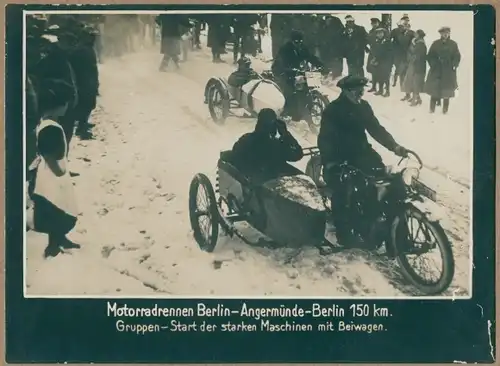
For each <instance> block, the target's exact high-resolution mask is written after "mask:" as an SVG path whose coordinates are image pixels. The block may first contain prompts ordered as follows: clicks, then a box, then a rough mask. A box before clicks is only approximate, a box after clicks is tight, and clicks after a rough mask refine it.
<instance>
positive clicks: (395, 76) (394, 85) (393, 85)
mask: <svg viewBox="0 0 500 366" xmlns="http://www.w3.org/2000/svg"><path fill="white" fill-rule="evenodd" d="M396 85H398V75H394V82H393V83H392V87H393V88H395V87H396Z"/></svg>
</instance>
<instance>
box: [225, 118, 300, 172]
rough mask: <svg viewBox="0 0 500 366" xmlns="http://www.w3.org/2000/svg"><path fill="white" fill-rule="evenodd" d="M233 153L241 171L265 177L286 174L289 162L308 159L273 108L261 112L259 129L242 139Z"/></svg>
mask: <svg viewBox="0 0 500 366" xmlns="http://www.w3.org/2000/svg"><path fill="white" fill-rule="evenodd" d="M232 154H233V161H234V162H235V165H237V166H238V167H239V168H240V169H242V170H245V171H250V172H252V173H257V174H259V173H260V174H262V173H264V174H265V175H267V174H266V173H271V174H276V173H277V172H280V171H283V170H284V169H286V168H285V167H286V165H287V164H286V163H287V162H295V161H299V160H300V159H302V157H303V156H304V153H303V151H302V147H301V146H300V144H299V143H298V142H297V140H296V139H295V138H294V137H293V136H292V134H291V133H290V132H289V131H288V129H287V127H286V124H285V122H284V121H282V120H280V119H279V118H278V117H277V115H276V112H275V111H273V110H272V109H269V108H264V109H262V110H261V111H260V112H259V115H258V117H257V124H256V126H255V130H254V131H253V132H250V133H247V134H245V135H243V136H242V137H240V139H239V140H238V141H237V142H236V143H235V144H234V146H233V149H232ZM260 174H259V175H260Z"/></svg>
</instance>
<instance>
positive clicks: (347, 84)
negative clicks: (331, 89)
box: [337, 75, 368, 90]
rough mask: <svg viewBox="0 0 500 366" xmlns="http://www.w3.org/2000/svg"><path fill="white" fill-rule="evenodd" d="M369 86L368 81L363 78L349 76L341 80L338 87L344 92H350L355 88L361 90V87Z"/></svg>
mask: <svg viewBox="0 0 500 366" xmlns="http://www.w3.org/2000/svg"><path fill="white" fill-rule="evenodd" d="M367 84H368V79H367V78H365V77H362V76H354V75H349V76H346V77H344V78H342V79H340V80H339V81H338V83H337V86H338V87H339V88H340V89H342V90H349V89H354V88H359V87H360V86H363V87H364V86H366V85H367Z"/></svg>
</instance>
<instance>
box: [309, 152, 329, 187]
mask: <svg viewBox="0 0 500 366" xmlns="http://www.w3.org/2000/svg"><path fill="white" fill-rule="evenodd" d="M305 173H306V175H308V176H309V177H311V179H312V180H313V181H314V183H315V184H316V185H317V186H318V187H322V186H324V185H325V182H324V180H323V178H322V175H323V166H322V165H321V157H320V156H319V155H314V156H311V159H309V161H308V162H307V165H306V170H305Z"/></svg>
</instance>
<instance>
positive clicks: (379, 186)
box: [305, 151, 455, 295]
mask: <svg viewBox="0 0 500 366" xmlns="http://www.w3.org/2000/svg"><path fill="white" fill-rule="evenodd" d="M410 156H413V157H414V158H415V160H416V161H417V163H418V166H417V167H411V166H410V167H408V166H407V167H403V168H402V169H401V163H402V162H403V160H405V159H408V160H409V158H410ZM396 167H397V168H398V167H399V171H395V172H390V171H389V172H386V174H385V175H384V178H377V177H374V176H370V175H367V174H365V173H363V172H361V171H360V170H359V169H357V168H355V167H352V166H350V165H348V164H342V165H340V166H339V173H340V179H341V181H342V182H343V183H345V184H346V186H347V187H349V188H348V207H347V210H346V215H347V216H348V222H349V226H350V230H351V233H352V234H353V235H354V236H355V237H357V238H358V239H360V241H361V242H362V243H363V245H364V247H366V248H367V249H368V250H373V251H376V250H379V249H380V248H381V247H382V246H383V245H385V252H386V255H387V257H389V258H391V259H396V260H397V262H398V264H399V267H400V268H401V272H402V274H403V276H404V277H405V278H406V280H408V281H409V282H410V283H412V284H413V285H414V286H415V287H417V288H418V289H419V290H420V291H421V292H423V293H424V294H426V295H433V294H437V293H440V292H442V291H444V290H445V289H446V288H448V287H449V285H450V283H451V281H452V280H453V276H454V271H455V262H454V259H453V251H452V247H451V243H450V241H449V239H448V237H447V235H446V233H445V231H444V230H443V228H442V226H441V224H440V222H439V221H440V219H441V215H440V214H439V212H440V210H441V208H440V206H438V205H437V204H436V192H435V191H434V190H432V189H431V188H429V187H428V186H426V185H425V184H424V183H423V182H421V181H420V180H419V179H418V177H419V173H420V170H421V169H422V167H423V164H422V160H421V159H420V157H419V156H418V155H417V154H416V153H415V152H413V151H409V152H408V156H407V157H406V158H402V159H401V160H400V161H399V163H398V164H397V166H396ZM396 170H398V169H396ZM305 172H306V174H307V175H309V176H310V177H311V178H312V179H313V180H314V181H315V183H316V184H317V185H318V187H320V189H322V190H323V199H324V201H325V206H326V207H327V208H328V210H330V212H331V210H332V209H333V208H332V201H331V198H332V195H331V192H329V191H328V188H327V187H326V184H325V182H324V180H323V179H322V166H321V161H320V156H319V155H316V156H314V157H313V158H311V160H310V161H309V162H308V164H307V167H306V171H305ZM414 224H416V225H414ZM437 250H439V252H440V257H441V260H442V262H443V268H442V270H441V271H440V275H439V277H438V279H437V280H432V279H431V280H430V279H427V278H424V277H423V276H421V275H420V274H419V273H417V270H416V268H415V266H414V263H413V262H412V261H411V260H410V257H415V259H418V258H421V257H422V256H423V255H426V254H429V253H431V252H433V251H437Z"/></svg>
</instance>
